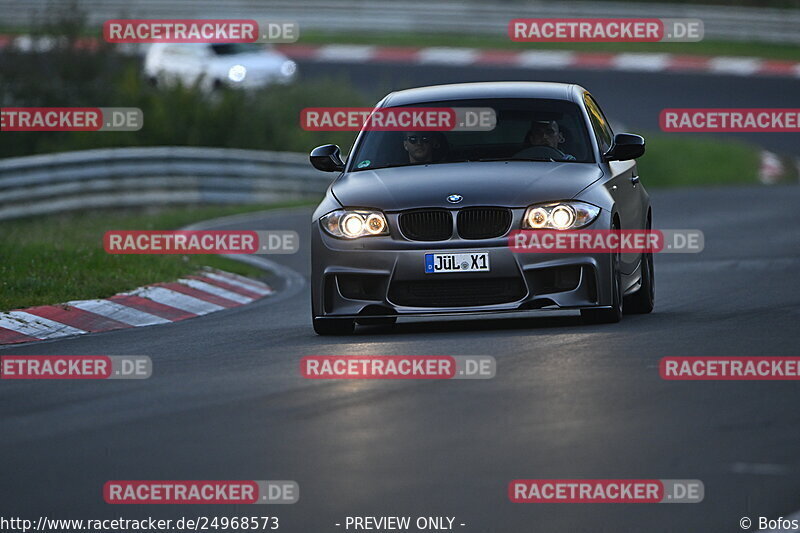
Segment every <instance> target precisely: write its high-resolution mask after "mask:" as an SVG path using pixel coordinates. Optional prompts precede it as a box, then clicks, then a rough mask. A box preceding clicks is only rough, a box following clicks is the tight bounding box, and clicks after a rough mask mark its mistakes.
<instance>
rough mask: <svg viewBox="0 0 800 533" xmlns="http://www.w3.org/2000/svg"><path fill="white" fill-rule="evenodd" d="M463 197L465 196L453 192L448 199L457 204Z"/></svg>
mask: <svg viewBox="0 0 800 533" xmlns="http://www.w3.org/2000/svg"><path fill="white" fill-rule="evenodd" d="M463 199H464V197H463V196H461V195H460V194H451V195H450V196H448V197H447V201H448V202H450V203H451V204H457V203H458V202H460V201H461V200H463Z"/></svg>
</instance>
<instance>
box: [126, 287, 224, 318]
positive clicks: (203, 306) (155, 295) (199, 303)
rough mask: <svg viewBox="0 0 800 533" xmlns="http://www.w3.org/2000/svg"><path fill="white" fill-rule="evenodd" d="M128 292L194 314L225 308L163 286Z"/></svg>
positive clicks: (203, 313) (141, 288) (205, 313)
mask: <svg viewBox="0 0 800 533" xmlns="http://www.w3.org/2000/svg"><path fill="white" fill-rule="evenodd" d="M128 294H132V295H134V296H141V297H142V298H148V299H150V300H153V301H154V302H157V303H160V304H163V305H168V306H170V307H175V308H177V309H180V310H181V311H187V312H189V313H193V314H195V315H207V314H208V313H213V312H214V311H222V310H223V309H225V308H224V307H222V306H221V305H217V304H213V303H211V302H206V301H204V300H200V299H199V298H194V297H193V296H189V295H188V294H183V293H180V292H176V291H171V290H169V289H165V288H164V287H140V288H138V289H136V290H135V291H133V292H130V293H128Z"/></svg>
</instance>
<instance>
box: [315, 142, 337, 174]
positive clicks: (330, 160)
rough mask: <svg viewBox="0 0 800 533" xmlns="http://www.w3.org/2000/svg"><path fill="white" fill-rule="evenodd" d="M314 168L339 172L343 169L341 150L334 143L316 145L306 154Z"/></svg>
mask: <svg viewBox="0 0 800 533" xmlns="http://www.w3.org/2000/svg"><path fill="white" fill-rule="evenodd" d="M308 158H309V159H310V160H311V164H312V165H314V168H316V169H317V170H321V171H323V172H341V171H342V170H344V162H343V161H342V156H341V151H340V150H339V147H338V146H336V145H335V144H325V145H322V146H317V147H316V148H314V149H313V150H311V155H309V156H308Z"/></svg>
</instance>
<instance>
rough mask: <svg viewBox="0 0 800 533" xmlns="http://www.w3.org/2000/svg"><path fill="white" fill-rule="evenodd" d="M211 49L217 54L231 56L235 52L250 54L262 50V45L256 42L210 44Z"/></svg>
mask: <svg viewBox="0 0 800 533" xmlns="http://www.w3.org/2000/svg"><path fill="white" fill-rule="evenodd" d="M211 49H212V50H213V51H214V53H215V54H216V55H218V56H232V55H236V54H252V53H257V52H262V51H263V50H264V45H263V44H256V43H226V44H212V45H211Z"/></svg>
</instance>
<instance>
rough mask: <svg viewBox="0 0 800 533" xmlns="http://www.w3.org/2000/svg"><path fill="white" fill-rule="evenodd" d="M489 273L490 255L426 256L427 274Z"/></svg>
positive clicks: (482, 253)
mask: <svg viewBox="0 0 800 533" xmlns="http://www.w3.org/2000/svg"><path fill="white" fill-rule="evenodd" d="M445 272H489V253H488V252H476V253H466V254H425V273H426V274H442V273H445Z"/></svg>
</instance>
